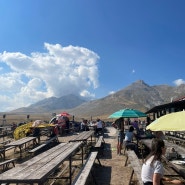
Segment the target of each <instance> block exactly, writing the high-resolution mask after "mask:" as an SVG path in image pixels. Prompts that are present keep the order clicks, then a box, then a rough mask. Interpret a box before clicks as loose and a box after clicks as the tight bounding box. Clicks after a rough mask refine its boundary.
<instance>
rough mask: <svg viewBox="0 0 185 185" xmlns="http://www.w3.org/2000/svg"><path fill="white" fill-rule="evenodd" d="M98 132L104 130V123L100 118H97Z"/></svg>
mask: <svg viewBox="0 0 185 185" xmlns="http://www.w3.org/2000/svg"><path fill="white" fill-rule="evenodd" d="M95 132H96V134H98V133H99V132H101V133H102V132H103V124H102V121H101V120H100V119H99V118H98V119H97V120H96V131H95Z"/></svg>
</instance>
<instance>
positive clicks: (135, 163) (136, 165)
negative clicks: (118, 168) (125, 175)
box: [125, 150, 143, 185]
mask: <svg viewBox="0 0 185 185" xmlns="http://www.w3.org/2000/svg"><path fill="white" fill-rule="evenodd" d="M126 155H127V158H126V161H125V166H126V165H127V162H128V160H129V162H130V164H131V167H132V168H133V171H132V174H131V177H130V182H129V183H131V181H132V178H133V175H134V174H135V175H136V177H137V180H138V184H139V185H143V182H142V179H141V169H142V165H141V163H140V161H139V159H138V157H137V155H136V154H135V152H134V151H133V150H128V151H126Z"/></svg>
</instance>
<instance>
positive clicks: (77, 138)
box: [69, 131, 94, 142]
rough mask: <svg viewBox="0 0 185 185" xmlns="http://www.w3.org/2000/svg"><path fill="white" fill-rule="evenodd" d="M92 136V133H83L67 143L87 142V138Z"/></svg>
mask: <svg viewBox="0 0 185 185" xmlns="http://www.w3.org/2000/svg"><path fill="white" fill-rule="evenodd" d="M93 134H94V131H83V132H81V133H80V134H79V135H77V136H75V137H73V138H72V139H71V140H69V142H75V141H84V140H87V139H88V138H89V137H91V136H92V135H93Z"/></svg>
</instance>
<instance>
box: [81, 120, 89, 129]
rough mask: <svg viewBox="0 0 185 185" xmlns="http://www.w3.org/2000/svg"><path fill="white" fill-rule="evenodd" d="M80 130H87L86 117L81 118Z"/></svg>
mask: <svg viewBox="0 0 185 185" xmlns="http://www.w3.org/2000/svg"><path fill="white" fill-rule="evenodd" d="M81 131H89V127H88V123H87V120H86V119H83V120H82V123H81Z"/></svg>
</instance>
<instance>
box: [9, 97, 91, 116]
mask: <svg viewBox="0 0 185 185" xmlns="http://www.w3.org/2000/svg"><path fill="white" fill-rule="evenodd" d="M86 101H87V100H84V99H82V97H79V96H76V95H73V94H69V95H66V96H62V97H60V98H56V97H51V98H46V99H43V100H41V101H39V102H37V103H34V104H32V105H30V106H29V107H22V108H19V109H16V110H13V111H11V112H19V113H21V112H22V113H24V112H25V113H43V112H51V111H55V110H58V109H71V108H74V107H77V106H78V105H80V104H82V103H84V102H86Z"/></svg>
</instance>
